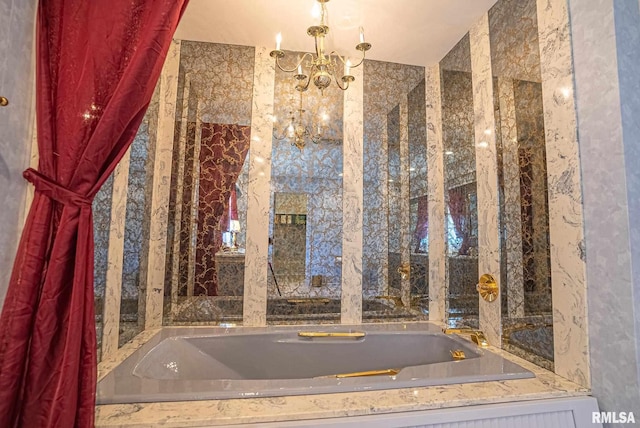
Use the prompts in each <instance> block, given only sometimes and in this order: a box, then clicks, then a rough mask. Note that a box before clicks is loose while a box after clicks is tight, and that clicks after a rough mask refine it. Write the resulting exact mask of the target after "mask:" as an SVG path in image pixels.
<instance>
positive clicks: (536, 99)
mask: <svg viewBox="0 0 640 428" xmlns="http://www.w3.org/2000/svg"><path fill="white" fill-rule="evenodd" d="M489 28H490V39H491V63H492V73H493V76H494V103H495V108H494V110H495V116H496V132H497V135H496V136H497V139H496V142H497V143H498V148H499V153H500V154H501V156H499V168H500V171H499V177H500V194H501V195H500V196H501V198H500V219H501V228H502V234H501V236H502V243H501V244H502V245H501V246H502V248H503V252H502V266H501V270H502V272H503V278H502V281H501V282H502V284H505V285H504V286H503V288H502V325H503V339H502V342H503V347H504V348H505V349H507V350H508V351H510V352H512V353H515V354H517V355H519V356H521V357H523V358H525V359H528V360H530V361H532V362H534V363H536V364H538V365H540V366H542V367H545V368H547V369H549V370H553V325H552V313H551V271H550V253H549V210H548V201H547V180H546V177H547V169H546V158H545V135H544V120H543V105H542V85H541V77H540V57H539V45H538V26H537V14H536V2H535V0H500V1H499V2H498V3H496V5H495V6H493V7H492V8H491V9H490V11H489Z"/></svg>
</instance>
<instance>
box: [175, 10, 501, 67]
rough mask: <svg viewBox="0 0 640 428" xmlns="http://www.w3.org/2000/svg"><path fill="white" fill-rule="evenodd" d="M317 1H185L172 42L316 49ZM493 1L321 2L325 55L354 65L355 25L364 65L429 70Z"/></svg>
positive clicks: (356, 41)
mask: <svg viewBox="0 0 640 428" xmlns="http://www.w3.org/2000/svg"><path fill="white" fill-rule="evenodd" d="M314 2H315V0H190V2H189V6H188V7H187V10H186V11H185V14H184V16H183V18H182V21H181V22H180V25H179V26H178V30H177V31H176V36H175V37H176V38H178V39H182V40H196V41H202V42H213V43H225V44H232V45H244V46H267V47H268V48H270V49H275V35H276V34H277V33H278V32H281V33H282V49H283V50H291V51H303V52H308V51H312V50H314V45H313V39H312V38H311V37H310V36H307V34H306V31H307V27H309V26H311V25H317V23H318V19H314V18H313V17H312V15H311V10H312V7H313V5H314ZM495 2H496V0H333V1H329V2H328V3H327V11H328V25H329V27H330V33H329V36H328V37H327V40H328V43H327V50H337V51H338V53H340V54H341V55H348V56H351V57H352V58H353V59H354V60H358V58H359V56H358V55H357V54H359V52H358V51H356V50H355V46H356V44H358V42H359V32H358V29H359V27H360V26H362V27H364V33H365V38H366V41H367V42H369V43H371V44H372V45H373V47H372V49H371V50H370V51H369V52H367V58H368V59H375V60H379V61H388V62H396V63H400V64H410V65H421V66H428V65H431V64H435V63H436V62H438V61H440V59H442V57H443V56H444V55H445V54H446V53H447V52H448V51H449V50H450V49H451V48H452V47H453V46H454V45H455V44H456V43H457V42H458V40H460V39H461V38H462V36H464V34H465V33H466V32H467V31H468V30H469V28H470V27H471V25H472V24H473V23H474V22H476V21H477V20H478V18H480V17H481V16H482V14H483V13H484V12H486V11H487V10H488V9H489V8H490V7H491V6H492V5H493V4H494V3H495Z"/></svg>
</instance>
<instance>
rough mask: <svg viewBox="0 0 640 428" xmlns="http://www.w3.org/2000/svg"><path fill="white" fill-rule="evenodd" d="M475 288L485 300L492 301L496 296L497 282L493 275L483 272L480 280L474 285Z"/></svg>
mask: <svg viewBox="0 0 640 428" xmlns="http://www.w3.org/2000/svg"><path fill="white" fill-rule="evenodd" d="M476 290H478V293H480V296H481V297H482V298H483V299H484V300H485V301H487V302H493V301H494V300H496V299H497V298H498V283H497V282H496V279H495V278H494V277H493V275H491V274H488V273H485V274H484V275H482V276H481V277H480V282H478V284H477V285H476Z"/></svg>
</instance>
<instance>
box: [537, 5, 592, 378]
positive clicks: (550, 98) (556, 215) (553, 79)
mask: <svg viewBox="0 0 640 428" xmlns="http://www.w3.org/2000/svg"><path fill="white" fill-rule="evenodd" d="M567 7H568V6H567V3H566V1H564V0H544V1H539V2H538V4H537V11H538V38H539V43H540V66H541V68H540V73H541V77H542V102H543V105H544V130H545V136H546V156H547V183H548V197H549V238H550V253H551V284H552V287H553V293H552V294H553V295H552V303H553V340H554V365H555V371H556V373H558V374H560V375H561V376H565V377H566V378H568V379H570V380H572V381H574V382H576V383H578V384H580V385H583V386H586V387H588V386H589V384H590V378H591V376H590V368H589V356H588V335H587V300H586V297H587V296H586V277H585V269H586V266H585V263H586V260H585V253H584V251H585V244H584V226H583V214H582V192H581V184H580V158H579V152H578V139H577V137H578V136H577V132H576V129H577V128H576V110H575V102H574V96H573V91H574V87H573V67H572V57H571V37H570V27H569V14H568V10H567Z"/></svg>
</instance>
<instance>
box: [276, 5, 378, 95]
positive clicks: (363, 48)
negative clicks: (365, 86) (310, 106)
mask: <svg viewBox="0 0 640 428" xmlns="http://www.w3.org/2000/svg"><path fill="white" fill-rule="evenodd" d="M316 1H317V2H318V4H319V5H320V25H312V26H311V27H309V28H308V29H307V34H308V35H309V36H311V37H313V38H314V40H315V48H316V49H315V50H316V52H315V55H314V54H312V53H305V54H304V55H303V56H302V57H301V58H300V60H299V61H298V62H297V64H296V65H295V67H293V68H291V69H287V68H284V67H283V66H282V65H281V64H280V60H281V59H282V58H284V56H285V53H284V51H283V50H281V49H280V45H281V43H282V36H281V34H280V33H278V35H277V36H276V49H275V50H273V51H271V53H270V55H271V57H272V58H275V60H276V65H277V67H278V68H279V69H280V70H282V71H284V72H285V73H295V75H294V77H295V78H296V80H297V81H298V83H297V85H296V89H297V90H298V91H301V92H302V91H306V90H307V88H308V87H309V85H310V84H311V82H313V84H314V85H315V86H316V87H317V88H318V89H320V92H321V93H322V94H323V95H324V90H325V89H326V88H327V87H329V85H331V82H332V81H335V82H336V85H337V86H338V87H339V88H340V89H342V90H343V91H345V90H347V89H348V88H349V83H351V82H353V81H354V80H355V78H354V77H353V76H352V75H351V74H350V72H351V68H354V67H358V66H359V65H360V64H362V63H363V61H364V59H365V53H366V52H367V51H368V50H369V49H371V44H370V43H367V42H365V41H364V30H363V29H362V27H360V43H358V44H357V45H356V49H357V50H358V51H360V52H362V58H361V59H360V62H358V63H357V64H351V62H350V61H349V60H348V59H346V57H343V56H341V55H340V54H338V53H337V52H336V51H332V52H331V53H329V54H327V53H326V51H325V37H326V35H327V34H328V33H329V27H328V26H327V25H326V15H327V10H326V3H328V2H329V0H316ZM305 59H306V60H307V62H306V63H305ZM338 61H339V62H340V63H341V64H339V62H338ZM341 71H343V72H344V74H342V75H341V77H340V78H338V73H340V72H341Z"/></svg>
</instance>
